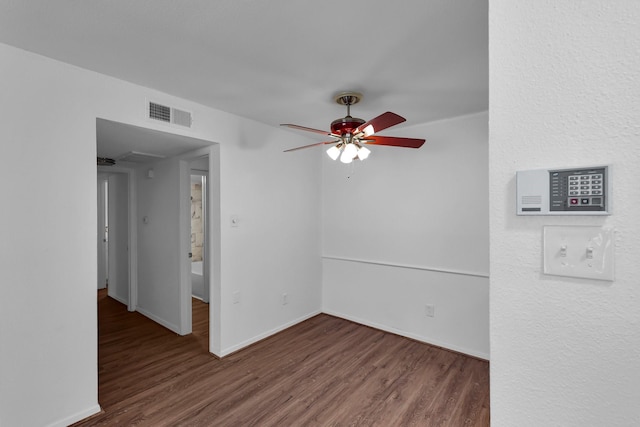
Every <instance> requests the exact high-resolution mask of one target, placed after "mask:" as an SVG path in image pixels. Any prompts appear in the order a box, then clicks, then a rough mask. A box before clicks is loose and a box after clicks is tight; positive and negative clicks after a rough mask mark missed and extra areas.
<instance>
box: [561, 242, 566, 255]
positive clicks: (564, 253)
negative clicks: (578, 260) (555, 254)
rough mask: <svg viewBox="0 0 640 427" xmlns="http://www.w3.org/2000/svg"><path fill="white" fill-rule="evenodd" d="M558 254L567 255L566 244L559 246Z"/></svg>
mask: <svg viewBox="0 0 640 427" xmlns="http://www.w3.org/2000/svg"><path fill="white" fill-rule="evenodd" d="M560 256H561V257H566V256H567V245H562V246H560Z"/></svg>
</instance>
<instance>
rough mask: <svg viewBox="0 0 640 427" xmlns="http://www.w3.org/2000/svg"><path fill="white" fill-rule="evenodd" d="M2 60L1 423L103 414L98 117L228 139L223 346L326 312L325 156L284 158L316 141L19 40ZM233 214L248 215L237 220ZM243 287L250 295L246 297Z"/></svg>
mask: <svg viewBox="0 0 640 427" xmlns="http://www.w3.org/2000/svg"><path fill="white" fill-rule="evenodd" d="M0 63H1V64H2V67H0V93H2V102H1V103H0V117H1V118H2V122H1V124H2V138H3V141H4V142H3V143H2V154H3V156H4V158H5V159H8V160H9V161H7V162H6V163H5V165H4V166H3V167H2V168H0V194H2V196H3V206H10V207H11V208H10V209H0V235H1V236H2V239H3V244H2V245H1V246H0V251H1V252H0V254H1V256H0V263H1V264H0V283H1V284H2V287H1V288H2V298H0V342H1V343H2V344H1V345H0V375H1V376H0V379H1V380H0V425H3V426H4V425H23V426H42V425H66V424H70V423H72V422H74V421H76V420H79V419H82V418H84V417H86V416H88V415H90V414H92V413H95V412H96V411H98V409H99V407H98V401H97V363H96V361H97V339H96V337H97V325H96V318H97V315H96V289H95V278H96V275H97V263H96V257H97V252H96V245H95V235H96V234H95V233H96V227H97V224H96V215H97V209H96V197H97V193H96V186H95V179H96V163H95V162H96V160H95V158H96V118H97V117H99V118H104V119H107V120H113V121H118V122H122V123H127V124H132V125H137V126H143V127H148V128H154V129H157V130H163V131H169V132H172V133H178V134H183V135H187V136H191V137H194V138H200V139H205V140H210V141H213V142H219V143H220V144H221V148H220V158H219V159H218V161H219V164H220V168H219V171H220V179H219V181H220V182H219V183H218V184H216V185H214V186H213V190H212V191H214V192H217V193H218V194H219V199H220V203H221V206H222V207H221V208H220V211H219V212H218V213H215V212H212V216H214V217H217V218H220V216H221V215H222V218H223V219H224V227H222V228H221V231H220V230H218V231H217V234H218V235H220V236H221V238H220V246H221V248H222V253H220V251H216V253H212V254H211V257H212V258H215V257H216V256H217V257H218V258H219V259H221V265H220V268H219V269H218V271H217V272H215V273H214V276H215V277H216V278H218V279H217V280H214V282H215V283H214V289H213V292H212V296H216V297H217V300H216V301H213V302H212V310H213V316H212V319H219V320H220V321H219V322H216V327H218V328H220V329H221V330H220V331H217V332H216V333H217V334H218V336H216V340H217V341H218V342H219V343H220V344H219V346H220V348H219V349H217V350H218V351H219V352H220V353H224V352H226V351H229V349H234V348H237V347H239V346H242V345H244V344H245V343H248V342H251V341H252V340H254V339H257V338H258V337H260V336H263V335H265V334H268V333H270V332H271V331H274V330H278V329H280V328H283V327H285V326H286V325H288V324H291V323H293V322H296V321H297V320H299V319H302V318H305V317H308V316H310V315H313V314H314V313H317V312H318V311H320V308H321V299H320V286H321V283H320V258H319V253H320V232H319V224H320V222H319V214H318V212H319V211H320V203H319V199H318V197H317V194H318V191H319V186H320V175H321V174H320V157H318V155H317V154H318V153H316V152H311V153H303V154H302V155H300V156H296V157H295V158H293V157H292V156H290V154H291V153H282V150H283V149H285V148H287V147H292V146H295V145H296V144H299V143H303V144H304V143H309V140H308V139H307V140H302V139H303V138H304V137H301V136H297V135H294V134H293V133H291V132H286V131H284V130H280V129H274V128H270V127H268V126H265V125H262V124H259V123H256V122H252V121H249V120H246V119H242V118H239V117H237V116H233V115H231V114H227V113H223V112H220V111H217V110H213V109H210V108H205V107H203V106H201V105H198V104H195V103H192V102H189V101H186V100H181V99H178V98H175V97H171V96H168V95H165V94H162V93H159V92H155V91H152V90H149V89H147V88H143V87H140V86H135V85H132V84H129V83H126V82H122V81H119V80H116V79H113V78H110V77H106V76H103V75H100V74H96V73H93V72H89V71H86V70H82V69H79V68H76V67H72V66H69V65H66V64H62V63H59V62H56V61H52V60H50V59H47V58H44V57H41V56H37V55H33V54H30V53H27V52H25V51H22V50H18V49H14V48H12V47H9V46H6V45H0ZM148 98H151V99H154V100H157V101H159V102H163V103H164V102H166V103H167V104H168V105H172V106H175V107H177V108H180V109H184V110H187V111H192V112H193V115H194V128H193V129H191V130H183V129H180V128H177V127H171V126H164V125H162V124H156V123H153V122H150V121H148V120H147V119H146V118H145V102H146V99H148ZM212 163H215V162H213V161H212ZM212 163H210V164H212ZM27 164H28V165H29V172H30V173H29V174H26V175H25V174H24V170H25V169H24V165H27ZM16 176H21V177H24V179H23V180H22V181H21V185H20V186H15V185H13V183H15V177H16ZM25 184H26V185H25ZM25 187H27V188H28V190H25ZM42 212H46V215H42ZM220 212H221V213H220ZM232 213H234V214H238V215H239V216H240V218H241V221H243V222H242V223H241V225H240V227H238V228H236V229H231V228H230V227H228V222H227V221H228V218H229V216H230V215H231V214H232ZM214 228H215V227H214ZM43 236H44V237H46V238H43ZM27 254H28V256H27ZM34 256H35V259H37V268H33V265H34V264H33V263H34V261H33V259H34ZM237 289H239V290H242V295H243V300H242V302H241V303H240V304H233V301H232V293H233V291H235V290H237ZM283 291H286V292H288V293H289V295H290V302H289V304H288V305H287V306H282V305H281V304H280V299H279V296H280V294H281V293H282V292H283ZM16 325H19V328H16V327H15V326H16ZM212 333H213V331H212Z"/></svg>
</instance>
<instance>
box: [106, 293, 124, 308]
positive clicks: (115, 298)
mask: <svg viewBox="0 0 640 427" xmlns="http://www.w3.org/2000/svg"><path fill="white" fill-rule="evenodd" d="M107 296H108V297H109V298H113V299H114V300H116V301H118V302H119V303H122V304H124V305H126V306H128V305H129V303H128V302H127V300H126V299H124V298H120V297H119V296H117V295H109V294H107Z"/></svg>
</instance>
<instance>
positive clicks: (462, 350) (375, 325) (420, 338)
mask: <svg viewBox="0 0 640 427" xmlns="http://www.w3.org/2000/svg"><path fill="white" fill-rule="evenodd" d="M322 312H323V313H325V314H328V315H330V316H335V317H339V318H341V319H345V320H349V321H351V322H355V323H359V324H361V325H365V326H369V327H371V328H375V329H379V330H381V331H385V332H390V333H392V334H395V335H400V336H403V337H407V338H411V339H412V340H416V341H420V342H423V343H425V344H431V345H435V346H438V347H442V348H445V349H448V350H453V351H455V352H458V353H463V354H468V355H469V356H473V357H477V358H478V359H483V360H489V355H488V354H486V353H484V352H479V351H475V350H469V349H468V348H463V347H460V346H457V345H452V344H450V343H446V342H442V341H438V340H434V339H431V338H429V337H423V336H420V335H417V334H412V333H410V332H406V331H401V330H398V329H395V328H392V327H389V326H387V325H381V324H378V323H375V322H370V321H368V320H364V319H360V318H358V317H354V316H349V315H346V314H343V313H339V312H337V311H332V310H323V311H322Z"/></svg>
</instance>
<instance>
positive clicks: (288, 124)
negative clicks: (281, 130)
mask: <svg viewBox="0 0 640 427" xmlns="http://www.w3.org/2000/svg"><path fill="white" fill-rule="evenodd" d="M280 126H286V127H289V128H292V129H299V130H306V131H307V132H313V133H319V134H322V135H329V136H335V137H337V135H334V134H332V133H331V132H328V131H326V130H320V129H313V128H308V127H306V126H300V125H292V124H291V123H283V124H281V125H280Z"/></svg>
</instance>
